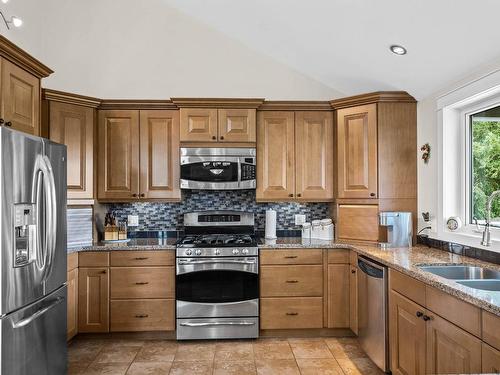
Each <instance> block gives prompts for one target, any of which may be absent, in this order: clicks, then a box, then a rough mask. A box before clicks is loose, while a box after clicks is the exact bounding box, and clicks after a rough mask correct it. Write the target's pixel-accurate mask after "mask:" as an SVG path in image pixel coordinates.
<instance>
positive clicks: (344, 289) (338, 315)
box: [328, 264, 350, 328]
mask: <svg viewBox="0 0 500 375" xmlns="http://www.w3.org/2000/svg"><path fill="white" fill-rule="evenodd" d="M349 272H350V266H349V265H348V264H329V265H328V328H349V325H350V315H349V294H350V291H349Z"/></svg>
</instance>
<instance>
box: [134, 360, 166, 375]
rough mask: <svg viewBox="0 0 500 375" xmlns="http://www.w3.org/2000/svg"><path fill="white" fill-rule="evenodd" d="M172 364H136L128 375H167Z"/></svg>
mask: <svg viewBox="0 0 500 375" xmlns="http://www.w3.org/2000/svg"><path fill="white" fill-rule="evenodd" d="M171 366H172V362H134V363H132V364H131V365H130V367H129V369H128V371H127V375H167V374H168V373H169V371H170V367H171Z"/></svg>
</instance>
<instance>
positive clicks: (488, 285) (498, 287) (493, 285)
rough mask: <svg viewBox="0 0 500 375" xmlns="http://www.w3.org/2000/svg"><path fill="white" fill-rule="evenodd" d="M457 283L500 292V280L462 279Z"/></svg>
mask: <svg viewBox="0 0 500 375" xmlns="http://www.w3.org/2000/svg"><path fill="white" fill-rule="evenodd" d="M457 284H462V285H465V286H468V287H469V288H474V289H481V290H489V291H493V292H500V280H461V281H457Z"/></svg>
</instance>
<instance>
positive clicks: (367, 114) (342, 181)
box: [337, 104, 377, 198]
mask: <svg viewBox="0 0 500 375" xmlns="http://www.w3.org/2000/svg"><path fill="white" fill-rule="evenodd" d="M376 108H377V107H376V105H375V104H370V105H364V106H359V107H354V108H345V109H340V110H338V111H337V153H338V154H337V163H338V197H339V198H376V197H377V109H376Z"/></svg>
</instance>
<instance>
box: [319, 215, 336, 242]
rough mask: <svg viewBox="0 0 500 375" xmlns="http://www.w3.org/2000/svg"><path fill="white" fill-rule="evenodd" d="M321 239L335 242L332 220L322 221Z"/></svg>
mask: <svg viewBox="0 0 500 375" xmlns="http://www.w3.org/2000/svg"><path fill="white" fill-rule="evenodd" d="M320 224H321V230H320V238H321V239H322V240H330V241H331V240H333V222H332V219H323V220H321V221H320Z"/></svg>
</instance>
